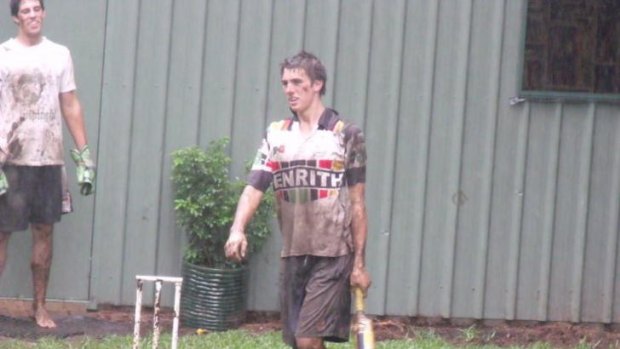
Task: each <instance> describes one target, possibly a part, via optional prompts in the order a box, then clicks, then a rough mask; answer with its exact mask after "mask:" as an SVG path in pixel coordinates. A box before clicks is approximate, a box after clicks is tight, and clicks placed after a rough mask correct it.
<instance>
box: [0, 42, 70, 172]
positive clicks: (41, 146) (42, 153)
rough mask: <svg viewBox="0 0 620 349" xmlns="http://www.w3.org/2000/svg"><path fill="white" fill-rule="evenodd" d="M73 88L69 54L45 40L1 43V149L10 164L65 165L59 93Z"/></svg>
mask: <svg viewBox="0 0 620 349" xmlns="http://www.w3.org/2000/svg"><path fill="white" fill-rule="evenodd" d="M73 90H75V79H74V76H73V62H72V60H71V54H70V52H69V50H68V49H67V48H66V47H65V46H62V45H58V44H56V43H54V42H52V41H50V40H48V39H46V38H43V40H42V41H41V42H40V43H39V44H37V45H34V46H24V45H22V44H20V43H19V42H18V41H17V40H16V39H10V40H8V41H5V42H4V43H2V44H0V116H1V117H0V149H1V150H2V152H3V153H9V154H8V159H4V160H6V161H7V162H9V163H12V164H15V165H26V166H45V165H62V164H64V155H63V140H62V116H61V110H60V102H59V99H58V95H59V94H60V93H63V92H69V91H73Z"/></svg>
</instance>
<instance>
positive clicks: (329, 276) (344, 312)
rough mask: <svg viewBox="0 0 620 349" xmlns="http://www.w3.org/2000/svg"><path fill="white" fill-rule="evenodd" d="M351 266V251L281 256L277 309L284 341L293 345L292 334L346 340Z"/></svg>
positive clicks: (348, 319) (349, 318)
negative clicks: (342, 253)
mask: <svg viewBox="0 0 620 349" xmlns="http://www.w3.org/2000/svg"><path fill="white" fill-rule="evenodd" d="M352 268H353V255H352V254H350V255H346V256H342V257H316V256H298V257H285V258H282V263H281V268H280V308H281V310H280V311H281V317H282V325H283V329H282V332H283V333H282V336H283V338H284V341H285V342H286V343H287V344H289V345H290V346H292V347H293V348H295V337H321V338H323V339H324V340H325V341H331V342H346V341H348V340H349V332H350V326H351V290H350V284H349V282H350V280H349V278H350V276H351V270H352Z"/></svg>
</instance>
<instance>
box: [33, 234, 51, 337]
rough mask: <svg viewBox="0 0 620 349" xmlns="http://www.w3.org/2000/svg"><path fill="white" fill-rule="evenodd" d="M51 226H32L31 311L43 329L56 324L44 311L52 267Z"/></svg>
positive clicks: (45, 310)
mask: <svg viewBox="0 0 620 349" xmlns="http://www.w3.org/2000/svg"><path fill="white" fill-rule="evenodd" d="M53 230H54V226H53V225H52V224H32V240H33V241H32V260H31V264H30V266H31V268H32V285H33V287H34V300H33V303H32V310H33V311H34V320H35V321H36V323H37V325H38V326H40V327H45V328H54V327H56V323H55V322H54V320H52V317H51V316H50V314H49V313H48V312H47V309H45V295H46V293H47V284H48V281H49V277H50V267H51V266H52V249H53V243H52V241H53V240H52V232H53Z"/></svg>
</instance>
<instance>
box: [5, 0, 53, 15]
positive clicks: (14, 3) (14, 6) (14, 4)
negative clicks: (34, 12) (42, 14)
mask: <svg viewBox="0 0 620 349" xmlns="http://www.w3.org/2000/svg"><path fill="white" fill-rule="evenodd" d="M21 3H22V0H11V2H10V5H11V16H13V17H17V13H18V12H19V5H20V4H21ZM39 4H41V8H42V9H43V10H45V4H44V3H43V0H39Z"/></svg>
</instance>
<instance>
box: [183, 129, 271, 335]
mask: <svg viewBox="0 0 620 349" xmlns="http://www.w3.org/2000/svg"><path fill="white" fill-rule="evenodd" d="M227 144H228V139H227V138H223V139H219V140H215V141H212V142H211V143H209V146H208V147H207V149H206V150H204V149H202V148H200V147H196V146H193V147H186V148H182V149H179V150H176V151H174V152H173V153H172V181H173V185H174V210H175V213H176V220H177V224H178V225H179V226H180V227H181V228H182V230H183V231H184V232H185V234H186V235H187V246H186V248H185V252H184V262H183V272H182V273H183V292H182V296H181V320H182V321H183V323H184V325H186V326H190V327H196V328H205V329H209V330H226V329H228V328H234V327H236V326H238V325H239V324H240V323H241V322H242V321H243V319H244V315H245V293H246V289H247V282H246V280H247V278H246V275H245V274H246V272H247V267H246V265H244V264H236V263H233V262H230V261H228V260H226V256H225V254H224V244H225V243H226V240H227V239H228V232H229V229H230V225H231V224H232V221H233V218H234V214H235V210H236V207H237V200H238V199H239V195H240V194H241V191H242V190H243V187H244V186H245V181H244V180H242V179H239V178H231V177H230V174H229V166H230V162H231V159H230V157H229V156H228V154H227V152H226V147H227ZM273 205H274V198H273V195H272V193H271V192H268V193H266V195H265V196H264V198H263V200H262V202H261V205H260V206H259V208H258V210H257V212H256V214H255V215H254V218H253V220H252V222H250V224H249V225H248V227H247V231H246V234H247V237H248V254H252V253H253V252H256V251H257V250H258V249H259V248H260V247H261V246H262V245H263V244H264V242H265V241H266V239H267V237H268V236H269V234H270V232H271V220H272V218H273V212H274V210H273Z"/></svg>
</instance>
